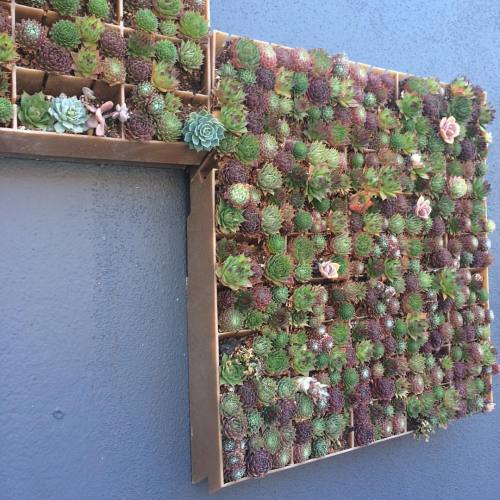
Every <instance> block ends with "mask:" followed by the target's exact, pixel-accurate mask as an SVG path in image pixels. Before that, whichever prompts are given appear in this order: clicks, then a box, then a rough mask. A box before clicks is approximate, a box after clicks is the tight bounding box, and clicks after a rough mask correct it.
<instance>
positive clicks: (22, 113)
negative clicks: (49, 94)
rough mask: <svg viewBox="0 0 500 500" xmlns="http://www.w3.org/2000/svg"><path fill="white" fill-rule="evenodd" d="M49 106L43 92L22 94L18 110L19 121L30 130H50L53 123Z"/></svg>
mask: <svg viewBox="0 0 500 500" xmlns="http://www.w3.org/2000/svg"><path fill="white" fill-rule="evenodd" d="M50 105H51V104H50V101H49V100H47V99H46V98H45V95H44V94H43V92H37V93H36V94H33V95H29V94H28V93H26V92H23V95H22V96H21V104H20V106H19V108H18V118H19V121H20V122H21V123H22V124H23V125H24V126H25V127H27V128H30V129H39V130H50V129H51V128H52V126H53V123H54V121H53V118H52V116H51V114H50V113H49V109H50Z"/></svg>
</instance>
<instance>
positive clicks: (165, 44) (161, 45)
mask: <svg viewBox="0 0 500 500" xmlns="http://www.w3.org/2000/svg"><path fill="white" fill-rule="evenodd" d="M154 50H155V56H156V59H157V60H158V61H165V62H166V63H167V64H170V65H172V66H173V65H174V64H175V63H176V62H177V48H176V46H175V45H174V44H173V43H172V42H171V41H170V40H158V41H157V42H156V43H155V45H154Z"/></svg>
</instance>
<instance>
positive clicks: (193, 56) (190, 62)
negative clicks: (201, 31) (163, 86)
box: [179, 40, 205, 73]
mask: <svg viewBox="0 0 500 500" xmlns="http://www.w3.org/2000/svg"><path fill="white" fill-rule="evenodd" d="M204 58H205V56H204V54H203V50H202V49H201V47H200V46H199V45H198V44H196V43H195V42H193V41H192V40H182V41H181V45H180V47H179V64H180V65H181V67H182V68H183V69H184V70H185V71H187V72H188V73H191V72H193V71H197V70H199V69H200V68H201V65H202V64H203V60H204Z"/></svg>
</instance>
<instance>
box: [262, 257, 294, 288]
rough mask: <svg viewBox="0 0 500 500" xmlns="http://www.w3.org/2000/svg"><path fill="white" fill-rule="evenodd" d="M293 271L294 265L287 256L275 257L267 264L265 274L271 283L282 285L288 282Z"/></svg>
mask: <svg viewBox="0 0 500 500" xmlns="http://www.w3.org/2000/svg"><path fill="white" fill-rule="evenodd" d="M292 270H293V264H292V261H291V260H290V258H289V257H288V256H287V255H273V256H272V257H270V258H269V260H268V261H267V262H266V265H265V271H264V273H265V276H266V278H267V279H268V280H269V281H271V282H272V283H275V284H276V285H280V284H283V283H286V282H287V281H288V279H289V278H290V276H291V274H292Z"/></svg>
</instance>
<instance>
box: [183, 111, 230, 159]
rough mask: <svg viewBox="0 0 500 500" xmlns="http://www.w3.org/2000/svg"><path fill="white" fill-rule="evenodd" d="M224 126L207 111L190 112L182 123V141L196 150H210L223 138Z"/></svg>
mask: <svg viewBox="0 0 500 500" xmlns="http://www.w3.org/2000/svg"><path fill="white" fill-rule="evenodd" d="M224 130H225V129H224V126H223V125H222V123H221V122H220V121H219V120H218V119H217V118H215V116H213V115H211V114H210V113H209V112H208V111H205V110H204V111H199V112H195V113H191V114H190V115H189V118H188V120H187V121H186V123H185V124H184V129H183V134H184V142H186V143H187V144H188V145H189V147H190V149H195V150H196V151H212V149H214V148H216V147H217V146H218V145H219V144H220V141H221V140H222V139H224Z"/></svg>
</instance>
